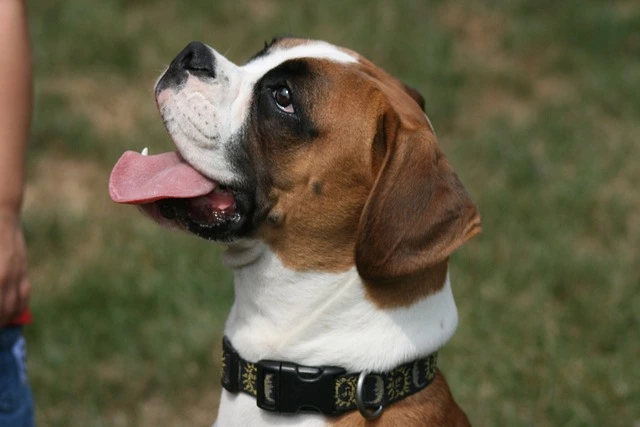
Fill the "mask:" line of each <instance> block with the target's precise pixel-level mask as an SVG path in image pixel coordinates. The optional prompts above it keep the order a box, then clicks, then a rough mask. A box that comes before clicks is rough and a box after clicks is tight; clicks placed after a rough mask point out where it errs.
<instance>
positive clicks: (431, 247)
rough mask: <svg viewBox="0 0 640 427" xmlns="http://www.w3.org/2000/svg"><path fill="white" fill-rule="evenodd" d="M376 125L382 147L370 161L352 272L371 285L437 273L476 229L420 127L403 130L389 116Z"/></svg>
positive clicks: (474, 215) (447, 168)
mask: <svg viewBox="0 0 640 427" xmlns="http://www.w3.org/2000/svg"><path fill="white" fill-rule="evenodd" d="M382 128H383V129H382V130H381V132H382V134H383V135H382V136H383V137H384V145H385V149H386V151H384V154H383V155H384V159H383V160H382V162H381V163H380V162H376V161H374V162H373V164H374V165H375V164H378V165H380V166H379V172H378V175H377V179H376V182H375V184H374V187H373V189H372V191H371V193H370V194H369V198H368V199H367V202H366V204H365V207H364V210H363V213H362V216H361V218H360V224H359V229H358V239H357V243H356V267H357V269H358V272H359V274H360V276H361V277H362V278H363V279H365V281H366V282H368V283H373V284H375V283H389V282H395V281H398V279H406V278H407V277H409V276H414V275H416V274H420V277H424V273H425V272H428V270H429V269H430V268H437V270H438V272H439V274H438V276H440V277H443V276H444V274H446V260H447V258H448V256H449V255H450V254H451V252H453V251H454V250H455V249H456V248H458V247H459V246H460V245H462V244H463V243H464V242H465V241H466V240H468V239H470V238H471V237H473V236H474V235H476V234H477V233H479V232H480V216H479V214H478V212H477V210H476V207H475V206H474V204H473V203H472V202H471V200H470V199H469V196H468V195H467V192H466V191H465V189H464V188H463V186H462V184H461V183H460V181H459V179H458V177H457V176H456V174H455V172H454V171H453V168H452V167H451V165H450V164H449V162H448V161H447V159H446V157H445V156H444V155H443V154H442V152H441V151H440V149H439V148H438V146H437V143H436V140H435V136H434V135H433V133H431V132H430V131H429V130H428V129H427V127H426V126H424V125H423V126H412V129H409V126H406V125H403V124H401V123H400V120H399V119H398V117H397V116H394V117H390V118H389V117H387V118H385V119H384V124H383V126H382ZM382 151H383V150H381V149H379V150H378V153H380V152H382ZM375 153H376V151H375V149H374V156H375V155H376V154H375ZM443 268H444V270H443Z"/></svg>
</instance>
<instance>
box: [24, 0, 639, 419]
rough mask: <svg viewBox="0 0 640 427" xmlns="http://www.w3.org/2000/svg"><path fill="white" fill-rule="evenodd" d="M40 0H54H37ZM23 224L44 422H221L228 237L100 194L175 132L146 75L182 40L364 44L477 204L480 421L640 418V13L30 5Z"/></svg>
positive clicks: (461, 369) (333, 4) (475, 385)
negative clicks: (285, 38) (205, 233)
mask: <svg viewBox="0 0 640 427" xmlns="http://www.w3.org/2000/svg"><path fill="white" fill-rule="evenodd" d="M45 3H46V2H45ZM29 5H30V12H31V13H30V18H31V22H30V26H31V34H32V38H33V42H34V50H35V64H36V107H35V118H34V126H33V131H32V139H31V150H30V158H29V171H30V172H29V173H30V175H29V186H28V193H27V202H26V206H25V214H24V222H25V229H26V234H27V240H28V244H29V248H30V258H31V277H32V281H33V284H34V294H33V299H32V310H33V312H34V315H35V322H34V324H33V325H31V326H30V327H28V328H27V332H26V333H27V339H28V344H29V352H30V362H29V363H30V377H31V383H32V387H33V389H34V393H35V397H36V401H37V411H38V422H39V425H41V426H52V427H53V426H80V425H82V426H146V425H167V426H170V425H171V426H173V425H209V424H210V423H211V421H212V419H213V417H214V414H215V410H216V406H217V399H218V392H219V385H218V384H219V381H218V373H219V368H218V350H219V340H220V337H221V328H222V325H223V322H224V318H225V316H226V313H227V312H228V309H229V307H230V303H231V300H232V290H231V281H230V274H229V272H227V271H225V270H224V269H222V268H221V267H220V266H219V264H218V261H217V254H218V253H219V249H218V248H216V247H215V246H212V245H211V244H208V243H206V242H203V241H199V240H197V239H194V238H191V237H190V236H186V235H181V234H176V233H166V232H164V231H161V230H160V229H158V228H157V227H156V226H155V225H154V224H152V223H151V222H149V221H147V220H145V219H144V218H143V217H142V216H140V215H138V214H137V213H136V212H135V210H134V209H129V208H126V207H122V206H116V205H114V204H112V203H111V202H110V201H109V200H108V196H107V191H106V182H107V179H108V174H109V170H110V167H111V166H112V165H113V163H114V162H115V160H116V159H117V158H118V156H119V154H120V153H121V152H122V151H123V150H125V149H130V148H132V149H141V148H142V147H145V146H149V147H150V149H151V151H152V152H159V151H161V150H166V149H169V148H170V147H171V143H170V141H169V139H168V137H167V136H166V134H165V131H164V129H163V127H162V123H161V121H160V119H159V116H158V114H157V112H156V110H155V105H154V102H153V98H152V95H151V88H152V86H153V83H154V81H155V79H156V77H157V75H158V74H159V72H160V71H161V70H162V69H163V67H164V66H165V65H166V64H167V63H168V62H169V61H170V60H171V59H172V58H173V56H174V55H175V54H176V53H177V52H178V51H180V50H181V49H182V47H183V46H184V45H186V44H187V43H188V42H189V41H191V40H203V41H206V42H208V43H210V44H211V45H213V46H215V47H216V48H217V49H218V50H220V51H221V52H224V53H226V54H227V55H228V56H229V57H230V59H232V60H235V61H237V62H242V61H244V60H245V59H246V58H248V57H249V56H250V54H252V53H253V52H255V51H256V50H258V49H259V48H260V47H261V44H262V42H263V40H267V39H270V38H271V37H272V36H274V35H280V34H286V33H290V34H296V35H300V36H304V37H312V38H322V39H326V40H329V41H331V42H334V43H337V44H340V45H345V46H348V47H351V48H353V49H355V50H357V51H359V52H361V53H363V54H365V55H366V56H368V57H369V58H371V59H372V60H373V61H374V62H376V63H378V64H380V65H382V66H384V67H385V68H386V69H388V70H389V71H391V72H392V73H393V74H395V75H398V76H400V77H401V78H402V79H403V80H405V81H406V82H408V83H410V84H411V85H413V86H414V87H416V88H417V89H419V90H420V91H421V92H422V93H423V94H424V95H425V98H426V100H427V112H428V113H429V116H430V118H431V120H432V122H433V123H434V125H435V127H436V130H437V132H438V136H439V139H440V143H441V145H442V146H443V148H444V150H445V152H446V153H447V155H448V156H449V158H450V159H451V161H452V163H453V164H454V166H455V168H456V170H457V172H458V174H459V176H460V177H461V179H462V181H463V182H464V183H465V185H466V187H467V189H468V190H469V192H470V193H471V195H472V196H473V198H474V200H475V201H476V202H477V204H478V206H479V208H480V211H481V213H482V215H483V227H484V232H483V234H482V235H481V236H480V237H479V238H477V239H475V240H474V241H472V242H470V243H469V244H468V245H466V246H465V247H464V248H463V249H461V250H460V251H459V252H458V253H457V254H456V255H455V256H454V258H453V262H452V277H453V286H454V292H455V294H456V299H457V302H458V304H459V310H460V316H461V322H460V326H459V328H458V332H457V334H456V335H455V337H454V338H453V340H452V341H451V342H450V343H449V344H448V345H447V346H446V347H445V349H444V350H443V352H442V355H441V357H440V362H441V366H442V368H443V370H444V372H445V373H446V375H447V378H448V380H449V382H450V385H451V388H452V390H453V393H454V396H456V399H457V400H458V402H459V403H460V404H461V406H462V407H463V408H464V409H465V410H466V412H467V413H468V415H469V417H470V418H471V420H472V421H474V424H476V425H500V426H502V425H509V426H519V425H522V426H528V425H541V426H544V425H549V426H556V425H563V426H564V425H566V426H601V425H607V426H636V425H638V423H639V422H640V404H639V403H638V402H640V386H638V379H639V378H640V363H638V355H640V340H638V339H637V335H638V330H639V329H640V314H639V313H640V292H639V291H640V273H639V270H638V267H637V266H638V264H639V262H640V260H639V259H638V254H640V216H639V214H638V212H640V191H639V190H638V183H639V182H640V163H639V162H638V159H640V146H639V145H638V144H637V143H636V141H635V139H636V138H637V135H638V132H639V131H640V126H639V125H638V123H640V61H639V60H638V58H640V36H639V35H638V32H637V29H638V28H640V7H638V6H637V5H636V3H635V2H633V1H610V2H601V1H596V0H591V1H577V0H567V1H563V2H554V1H535V2H534V1H530V0H514V1H511V0H510V1H505V0H484V1H480V2H478V1H472V0H460V1H456V2H444V1H436V2H429V4H427V3H425V2H419V1H397V2H393V3H390V2H385V1H372V2H365V1H350V2H338V1H326V2H295V3H291V2H284V1H275V0H270V1H258V0H237V1H224V2H211V1H204V0H202V1H200V0H199V1H193V2H179V1H163V2H160V1H157V0H144V1H142V0H140V1H135V2H134V1H124V0H113V1H110V2H104V1H102V2H101V1H87V0H62V1H58V2H55V3H53V2H50V3H46V4H44V3H43V4H40V3H38V2H30V3H29Z"/></svg>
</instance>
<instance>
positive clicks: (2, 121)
mask: <svg viewBox="0 0 640 427" xmlns="http://www.w3.org/2000/svg"><path fill="white" fill-rule="evenodd" d="M25 9H26V7H25V2H24V0H0V325H3V324H5V323H7V322H8V321H10V320H12V319H13V318H14V317H16V316H17V315H19V314H20V313H22V312H23V311H24V310H25V308H26V307H27V302H28V299H29V292H30V284H29V279H28V275H27V253H26V246H25V242H24V236H23V233H22V227H21V225H20V209H21V206H22V197H23V193H24V179H25V178H24V176H25V155H26V154H25V153H26V148H27V140H28V135H29V125H30V121H31V103H32V92H33V89H32V71H31V57H30V50H29V34H28V29H27V17H26V10H25Z"/></svg>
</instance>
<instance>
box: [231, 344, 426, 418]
mask: <svg viewBox="0 0 640 427" xmlns="http://www.w3.org/2000/svg"><path fill="white" fill-rule="evenodd" d="M437 360H438V354H437V353H433V354H430V355H429V356H426V357H423V358H421V359H418V360H415V361H413V362H409V363H405V364H403V365H400V366H398V367H396V368H395V369H393V370H391V371H389V372H383V373H366V372H362V373H347V371H346V370H345V369H343V368H339V367H335V366H320V367H311V366H302V365H298V364H295V363H291V362H281V361H273V360H260V361H259V362H256V363H252V362H247V361H246V360H244V359H243V358H242V357H240V355H239V354H238V352H237V351H236V350H235V349H234V348H233V346H232V345H231V342H229V339H228V338H227V337H224V339H223V341H222V386H223V387H224V388H225V389H226V390H227V391H229V392H231V393H237V392H240V391H242V392H245V393H248V394H250V395H251V396H254V397H256V399H257V403H258V406H259V407H260V408H262V409H265V410H267V411H271V412H285V413H296V412H299V411H313V412H321V413H323V414H326V415H339V414H342V413H344V412H348V411H352V410H354V409H359V410H360V412H361V413H362V415H363V416H365V417H366V418H368V419H374V418H377V417H378V416H379V415H380V413H381V412H382V408H384V407H385V406H387V405H389V404H390V403H393V402H396V401H398V400H401V399H404V398H405V397H407V396H410V395H412V394H414V393H416V392H418V391H420V390H422V389H423V388H425V387H427V386H428V385H429V384H431V382H432V381H433V379H434V378H435V376H436V363H437Z"/></svg>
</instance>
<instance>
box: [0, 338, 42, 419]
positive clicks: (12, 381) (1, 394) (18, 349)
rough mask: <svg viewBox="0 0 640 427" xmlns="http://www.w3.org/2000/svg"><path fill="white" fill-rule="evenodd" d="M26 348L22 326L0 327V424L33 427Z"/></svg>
mask: <svg viewBox="0 0 640 427" xmlns="http://www.w3.org/2000/svg"><path fill="white" fill-rule="evenodd" d="M33 426H35V419H34V414H33V398H32V396H31V389H30V388H29V383H28V382H27V347H26V345H25V342H24V338H23V337H22V328H21V327H20V326H8V327H4V328H0V427H33Z"/></svg>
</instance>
